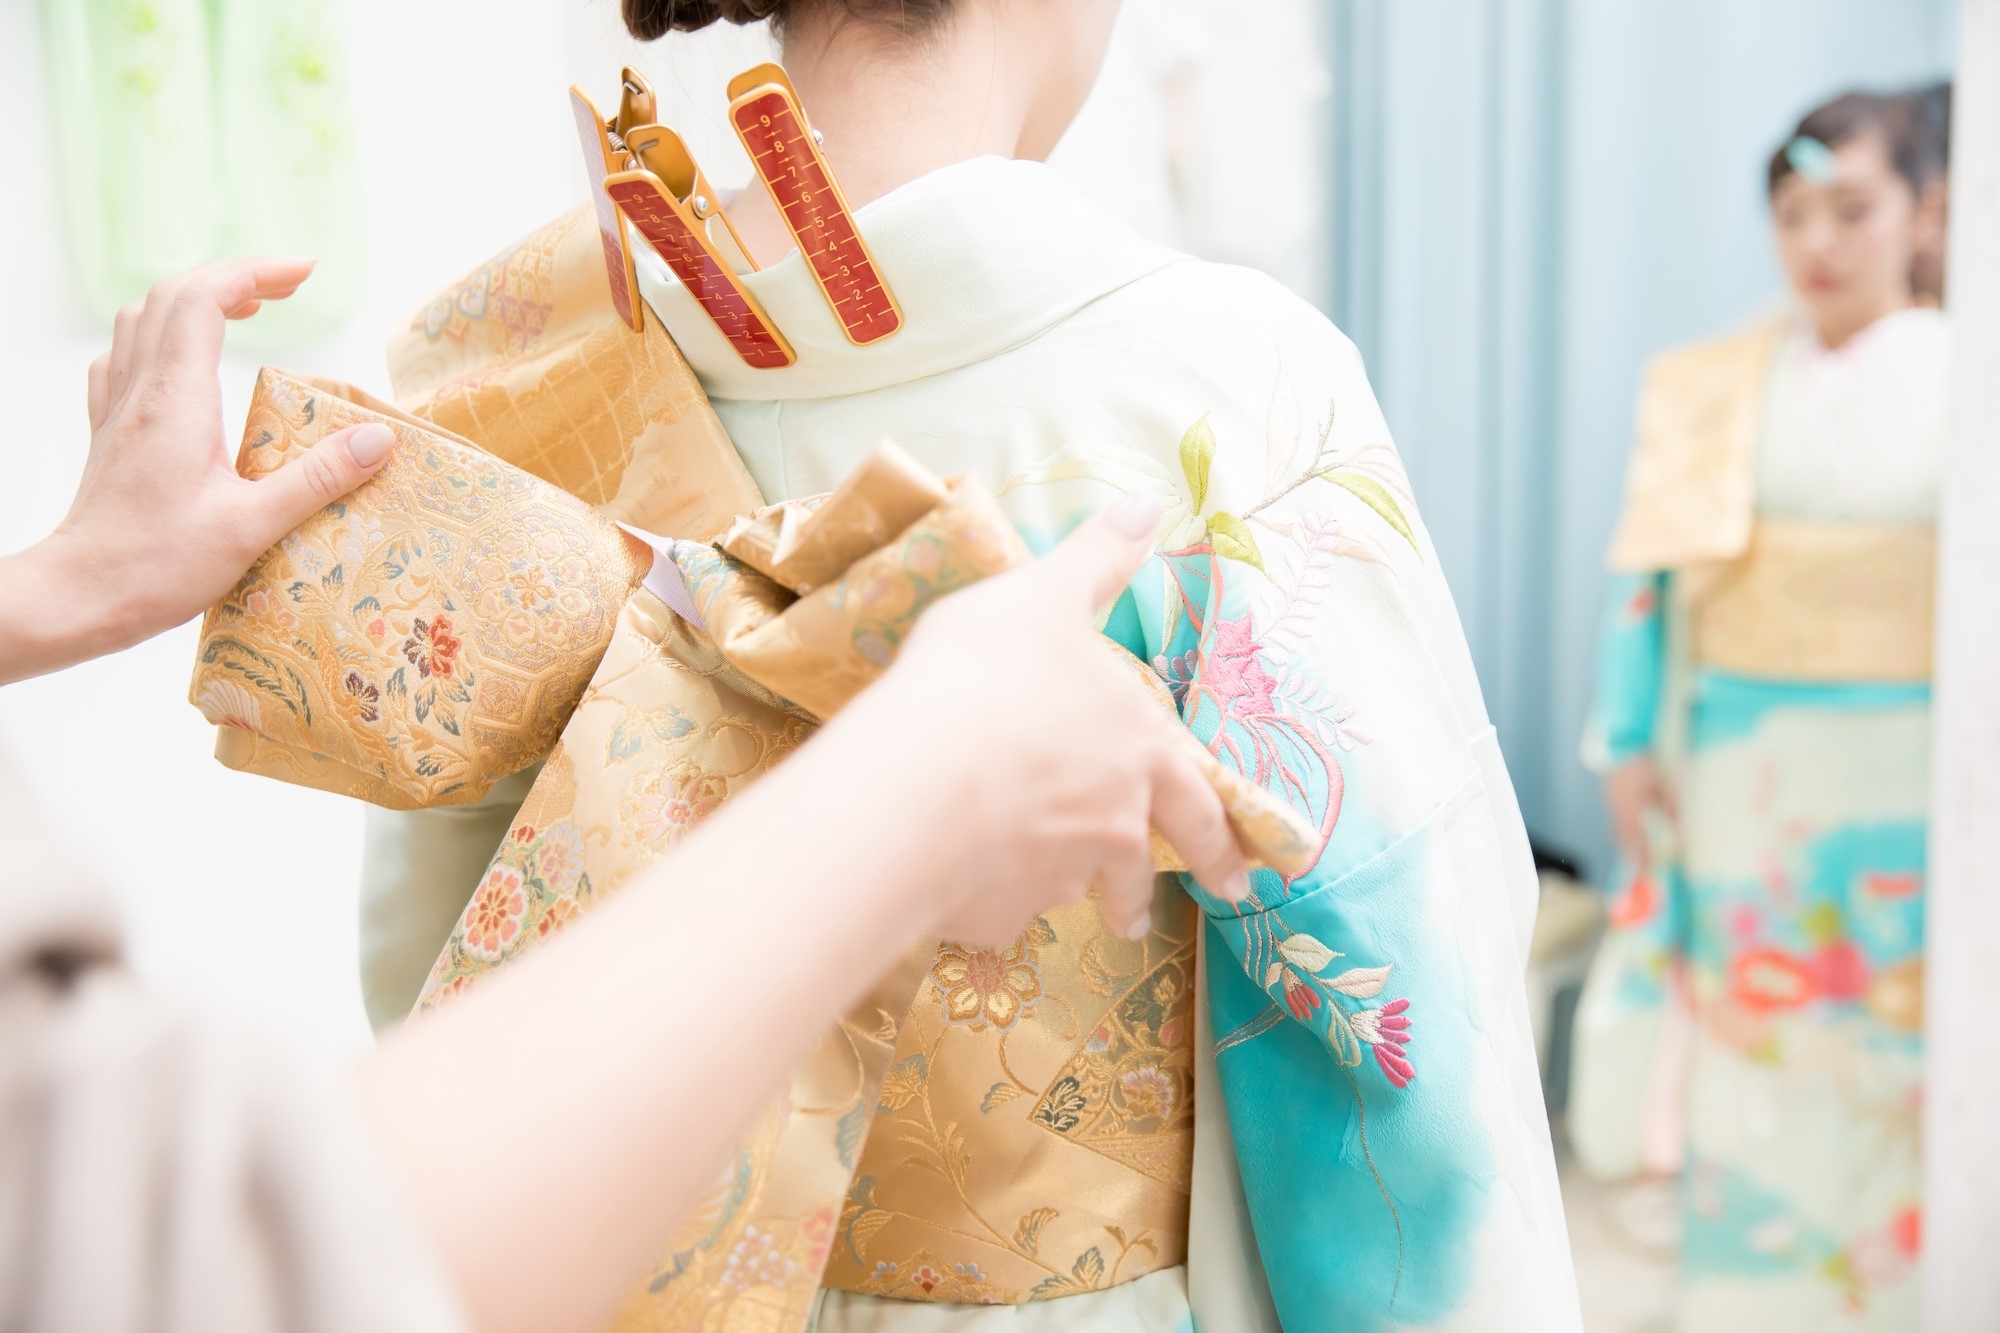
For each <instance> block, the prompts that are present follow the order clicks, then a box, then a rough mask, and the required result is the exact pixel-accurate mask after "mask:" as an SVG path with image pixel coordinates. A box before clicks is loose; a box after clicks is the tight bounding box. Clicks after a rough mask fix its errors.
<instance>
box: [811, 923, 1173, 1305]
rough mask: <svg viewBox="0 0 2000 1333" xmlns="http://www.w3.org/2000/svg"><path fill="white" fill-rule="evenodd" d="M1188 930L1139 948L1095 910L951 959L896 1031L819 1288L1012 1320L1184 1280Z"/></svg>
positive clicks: (954, 950) (957, 951)
mask: <svg viewBox="0 0 2000 1333" xmlns="http://www.w3.org/2000/svg"><path fill="white" fill-rule="evenodd" d="M1199 920H1200V917H1199V912H1198V910H1197V909H1196V908H1195V906H1194V904H1193V902H1192V901H1190V900H1189V899H1188V898H1187V897H1185V896H1184V895H1182V894H1179V893H1169V894H1164V895H1162V898H1161V901H1160V903H1159V906H1158V908H1157V910H1156V914H1155V917H1154V926H1153V932H1152V934H1150V935H1148V936H1147V937H1146V938H1145V939H1144V940H1143V941H1140V942H1138V943H1134V942H1131V941H1128V940H1123V939H1120V938H1118V937H1117V936H1115V935H1113V934H1111V933H1110V932H1108V931H1107V930H1105V929H1104V925H1103V922H1102V921H1101V920H1100V919H1099V917H1098V915H1097V911H1096V909H1095V907H1094V906H1092V905H1091V904H1089V903H1082V904H1079V905H1077V906H1075V907H1069V908H1063V909H1060V910H1058V911H1054V912H1050V913H1048V914H1047V915H1046V916H1044V917H1042V918H1040V919H1038V920H1037V921H1036V922H1035V924H1034V926H1033V927H1032V928H1031V929H1030V930H1029V931H1028V932H1027V934H1026V935H1024V936H1023V937H1022V938H1021V939H1019V940H1017V941H1016V942H1015V943H1014V944H1013V945H1011V946H1010V947H1008V948H1006V949H1002V950H978V949H962V948H958V947H956V946H952V945H946V946H945V947H944V948H943V949H941V950H940V951H939V952H938V954H937V956H936V957H935V958H934V959H933V960H932V961H931V964H930V968H929V972H928V974H927V975H926V976H925V977H924V981H923V987H922V989H921V991H920V992H919V993H918V995H917V999H916V1003H915V1004H914V1005H912V1006H911V1008H910V1013H909V1017H908V1018H907V1019H906V1020H905V1021H904V1023H903V1027H902V1034H901V1036H900V1037H899V1038H898V1040H897V1044H896V1052H895V1058H894V1061H893V1063H891V1064H890V1066H889V1071H888V1076H887V1078H886V1079H885V1080H884V1082H883V1085H882V1092H881V1101H880V1105H879V1107H878V1108H877V1110H876V1114H875V1119H874V1123H873V1126H872V1127H871V1129H870V1130H869V1134H868V1140H867V1143H866V1145H865V1146H864V1147H863V1149H862V1153H861V1164H860V1167H859V1168H858V1170H857V1171H856V1173H855V1179H854V1184H853V1187H852V1189H851V1190H850V1192H849V1194H848V1199H847V1205H846V1208H845V1210H844V1212H843V1213H842V1216H841V1223H840V1229H839V1232H838V1235H837V1238H836V1241H835V1244H834V1247H833V1253H832V1255H831V1257H830V1259H829V1261H828V1263H827V1266H826V1279H825V1280H826V1285H827V1286H829V1287H835V1288H839V1289H842V1290H846V1291H855V1292H864V1293H868V1294H873V1295H879V1296H887V1297H894V1298H898V1299H903V1300H918V1301H950V1302H957V1303H961V1304H984V1303H988V1302H996V1301H997V1302H1005V1303H1016V1302H1022V1301H1035V1300H1046V1299H1050V1298H1053V1297H1061V1296H1069V1295H1074V1294H1076V1293H1079V1292H1086V1291H1095V1290H1100V1289H1102V1288H1105V1287H1109V1286H1115V1285H1117V1284H1118V1283H1121V1282H1129V1281H1132V1280H1133V1279H1135V1278H1138V1277H1142V1276H1144V1275H1145V1274H1147V1273H1149V1272H1153V1271H1155V1270H1158V1269H1161V1268H1167V1267H1171V1266H1173V1265H1176V1264H1179V1263H1181V1262H1183V1261H1184V1259H1185V1258H1186V1253H1187V1225H1188V1193H1189V1178H1190V1174H1191V1171H1192V1167H1193V1161H1194V994H1195V936H1196V932H1197V929H1198V926H1199Z"/></svg>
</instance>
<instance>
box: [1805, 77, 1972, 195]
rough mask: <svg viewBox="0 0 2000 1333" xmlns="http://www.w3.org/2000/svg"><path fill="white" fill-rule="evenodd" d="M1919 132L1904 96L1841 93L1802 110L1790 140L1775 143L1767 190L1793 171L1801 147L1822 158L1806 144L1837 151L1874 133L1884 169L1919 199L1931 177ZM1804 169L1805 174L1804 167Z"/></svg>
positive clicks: (1927, 148)
mask: <svg viewBox="0 0 2000 1333" xmlns="http://www.w3.org/2000/svg"><path fill="white" fill-rule="evenodd" d="M1925 131H1926V127H1925V126H1924V125H1923V123H1922V121H1921V108H1920V106H1919V104H1918V103H1917V101H1916V99H1914V98H1912V97H1910V96H1908V95H1896V94H1886V95H1885V94H1882V93H1863V92H1852V93H1842V94H1841V95H1840V96H1838V97H1836V98H1834V99H1833V100H1832V101H1831V102H1828V103H1826V104H1825V105H1824V106H1818V107H1814V108H1813V109H1812V110H1811V111H1809V112H1807V113H1806V117H1805V119H1804V120H1801V121H1800V122H1799V124H1798V128H1796V129H1794V130H1793V131H1792V137H1791V138H1789V139H1787V140H1785V142H1784V143H1782V144H1780V145H1778V151H1776V152H1775V153H1772V154H1771V163H1770V166H1769V167H1768V168H1767V182H1766V183H1767V187H1768V189H1769V191H1770V193H1772V194H1776V193H1777V192H1778V187H1779V186H1780V185H1782V184H1784V181H1785V178H1786V177H1787V176H1792V175H1796V174H1797V173H1798V170H1799V159H1800V155H1801V154H1800V150H1801V148H1805V149H1806V150H1807V151H1808V152H1810V153H1812V154H1814V155H1817V156H1824V153H1823V152H1822V150H1821V149H1814V148H1811V145H1813V144H1818V145H1822V147H1823V148H1838V147H1840V146H1841V145H1842V144H1845V143H1848V142H1850V141H1852V140H1855V139H1859V138H1861V137H1862V136H1863V135H1868V134H1879V135H1881V136H1882V141H1883V143H1884V145H1885V146H1886V147H1887V148H1888V152H1889V165H1890V166H1892V167H1894V168H1895V170H1896V174H1897V175H1898V176H1901V177H1902V178H1903V179H1904V180H1905V181H1907V182H1908V183H1909V186H1910V190H1911V192H1912V193H1914V194H1918V195H1921V194H1922V193H1923V192H1924V187H1925V186H1926V185H1928V184H1930V183H1931V181H1932V180H1933V179H1935V171H1934V169H1933V167H1932V156H1933V154H1932V148H1931V144H1930V142H1929V138H1930V136H1929V135H1927V134H1926V132H1925ZM1807 169H1808V171H1810V170H1811V167H1810V163H1809V164H1808V168H1807Z"/></svg>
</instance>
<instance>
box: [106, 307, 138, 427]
mask: <svg viewBox="0 0 2000 1333" xmlns="http://www.w3.org/2000/svg"><path fill="white" fill-rule="evenodd" d="M145 308H146V306H145V302H143V301H127V302H126V303H125V304H124V305H123V306H121V307H119V310H118V317H117V318H116V319H114V320H113V321H112V322H111V350H110V351H109V352H107V353H105V357H104V410H105V413H106V414H107V415H108V414H109V413H110V411H111V405H112V404H113V403H115V402H117V401H118V400H119V399H120V398H122V397H123V396H124V394H125V386H126V385H128V384H130V383H131V382H132V357H133V349H134V348H135V347H136V346H137V345H138V341H139V312H140V311H142V310H144V309H145Z"/></svg>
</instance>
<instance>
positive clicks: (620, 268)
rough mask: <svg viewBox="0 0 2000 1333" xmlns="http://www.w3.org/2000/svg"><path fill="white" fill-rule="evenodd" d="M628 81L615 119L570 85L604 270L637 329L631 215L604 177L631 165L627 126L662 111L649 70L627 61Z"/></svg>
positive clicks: (618, 304) (622, 314)
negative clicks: (615, 202)
mask: <svg viewBox="0 0 2000 1333" xmlns="http://www.w3.org/2000/svg"><path fill="white" fill-rule="evenodd" d="M623 80H624V82H623V86H622V87H621V89H620V91H619V95H618V114H617V115H616V116H614V117H612V118H611V119H609V120H606V119H605V118H604V117H603V116H601V115H599V114H598V111H597V106H596V104H595V103H593V102H592V101H591V100H590V98H589V96H588V95H586V94H585V93H584V91H583V89H581V88H579V87H577V86H576V85H575V84H571V85H570V89H569V105H570V110H571V111H572V112H573V113H574V114H575V116H576V133H577V138H578V139H579V140H580V141H581V142H582V144H583V168H584V174H585V175H586V176H587V177H588V178H589V181H590V201H591V203H592V205H593V206H595V208H596V209H597V235H598V239H599V240H601V241H602V242H603V243H604V270H605V276H606V277H608V278H609V279H610V280H611V304H612V306H613V307H614V308H615V309H616V310H617V311H618V318H620V319H622V320H624V321H625V322H626V324H628V325H630V326H631V327H632V328H634V329H637V328H638V327H639V326H640V321H641V320H642V319H643V318H644V316H643V315H642V314H641V312H640V308H639V275H638V271H637V270H636V269H635V268H634V267H633V263H632V245H631V238H630V237H628V236H627V235H626V234H625V220H624V219H623V218H622V217H620V216H619V213H618V210H617V209H616V208H614V207H613V206H612V203H611V196H610V195H609V194H607V193H606V192H605V188H604V182H605V179H606V178H607V177H609V176H610V175H611V174H612V173H613V172H616V171H618V170H620V169H621V168H623V166H624V165H625V162H624V158H625V144H624V138H623V136H624V133H625V131H626V130H629V129H631V128H633V127H634V126H637V125H647V124H650V123H652V122H653V121H655V120H657V119H659V113H658V111H657V110H656V109H655V102H654V98H653V88H652V85H651V84H649V83H647V82H646V76H645V75H643V74H641V73H640V72H639V71H638V70H636V69H633V68H632V67H631V66H630V65H627V66H626V67H625V69H624V71H623Z"/></svg>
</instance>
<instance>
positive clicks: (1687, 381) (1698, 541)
mask: <svg viewBox="0 0 2000 1333" xmlns="http://www.w3.org/2000/svg"><path fill="white" fill-rule="evenodd" d="M1780 337H1781V329H1780V328H1779V327H1778V326H1777V325H1765V326H1761V327H1759V328H1756V329H1752V330H1750V331H1749V332H1747V333H1739V334H1734V335H1731V336H1728V337H1724V338H1717V339H1714V340H1712V341H1709V342H1702V343H1695V344H1693V345H1691V346H1687V347H1677V348H1675V349H1674V350H1672V351H1670V352H1666V353H1664V354H1663V355H1661V356H1659V357H1657V358H1655V359H1654V361H1653V363H1652V364H1651V365H1650V366H1648V367H1647V368H1646V380H1645V384H1644V385H1643V386H1642V387H1641V389H1640V391H1639V410H1638V421H1637V423H1636V427H1635V440H1634V443H1633V446H1632V461H1631V463H1630V465H1629V466H1628V467H1627V469H1626V475H1625V506H1624V509H1623V511H1622V512H1621V513H1620V514H1619V517H1618V529H1617V532H1616V533H1615V534H1614V535H1613V537H1612V541H1611V556H1610V564H1611V567H1612V568H1613V569H1617V570H1625V571H1629V572H1633V573H1651V572H1652V571H1654V570H1660V569H1681V568H1684V567H1686V566H1688V565H1693V564H1701V563H1704V562H1708V561H1715V560H1729V559H1733V558H1734V557H1736V556H1738V555H1740V554H1742V551H1743V548H1744V545H1745V543H1747V542H1748V541H1749V540H1750V528H1751V525H1752V524H1753V523H1754V522H1755V517H1756V506H1757V475H1756V472H1757V440H1758V436H1759V433H1760V432H1761V431H1762V430H1763V411H1764V396H1765V390H1766V387H1767V385H1768V383H1769V379H1770V373H1771V357H1772V354H1773V352H1774V351H1775V350H1776V348H1777V345H1778V341H1779V338H1780Z"/></svg>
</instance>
